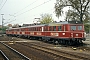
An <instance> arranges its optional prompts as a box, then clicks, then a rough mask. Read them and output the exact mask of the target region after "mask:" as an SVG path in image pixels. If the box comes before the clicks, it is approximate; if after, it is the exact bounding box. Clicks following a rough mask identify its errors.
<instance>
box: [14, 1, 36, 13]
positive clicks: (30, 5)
mask: <svg viewBox="0 0 90 60" xmlns="http://www.w3.org/2000/svg"><path fill="white" fill-rule="evenodd" d="M37 1H38V0H35V1H34V2H32V3H30V4H29V5H27V6H26V7H24V8H22V9H21V10H19V11H18V12H16V13H14V14H17V13H19V12H20V11H22V10H24V9H26V8H27V7H29V6H31V5H32V4H34V3H36V2H37Z"/></svg>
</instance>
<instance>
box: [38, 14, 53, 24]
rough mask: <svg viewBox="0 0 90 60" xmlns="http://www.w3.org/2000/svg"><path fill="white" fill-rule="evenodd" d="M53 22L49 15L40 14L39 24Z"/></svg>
mask: <svg viewBox="0 0 90 60" xmlns="http://www.w3.org/2000/svg"><path fill="white" fill-rule="evenodd" d="M53 21H54V20H53V19H52V16H51V15H50V14H41V20H40V21H39V22H40V23H41V24H47V23H52V22H53Z"/></svg>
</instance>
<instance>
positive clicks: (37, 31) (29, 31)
mask: <svg viewBox="0 0 90 60" xmlns="http://www.w3.org/2000/svg"><path fill="white" fill-rule="evenodd" d="M6 34H7V35H11V36H16V37H27V38H29V39H39V40H43V41H46V42H52V43H55V44H56V43H60V44H68V45H73V44H80V43H82V40H84V41H85V31H84V25H83V24H70V23H63V22H62V23H50V24H42V25H33V26H27V27H19V28H10V29H7V30H6Z"/></svg>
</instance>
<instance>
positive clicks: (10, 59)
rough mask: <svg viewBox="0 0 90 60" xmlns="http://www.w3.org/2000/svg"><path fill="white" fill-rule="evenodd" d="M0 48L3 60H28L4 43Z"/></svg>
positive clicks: (0, 44)
mask: <svg viewBox="0 0 90 60" xmlns="http://www.w3.org/2000/svg"><path fill="white" fill-rule="evenodd" d="M0 46H1V48H0V49H1V50H0V53H1V56H2V59H3V60H30V59H29V58H28V57H26V56H25V55H23V54H22V53H20V52H18V51H16V50H15V49H13V48H11V47H10V46H8V45H6V44H5V43H0Z"/></svg>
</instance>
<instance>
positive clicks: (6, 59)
mask: <svg viewBox="0 0 90 60" xmlns="http://www.w3.org/2000/svg"><path fill="white" fill-rule="evenodd" d="M0 53H1V54H2V55H3V56H4V58H5V60H10V59H9V58H8V57H7V56H6V55H5V54H4V52H3V51H2V50H0Z"/></svg>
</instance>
